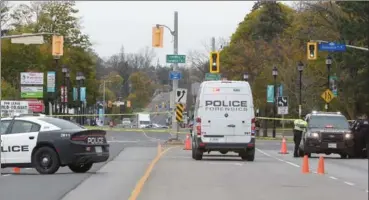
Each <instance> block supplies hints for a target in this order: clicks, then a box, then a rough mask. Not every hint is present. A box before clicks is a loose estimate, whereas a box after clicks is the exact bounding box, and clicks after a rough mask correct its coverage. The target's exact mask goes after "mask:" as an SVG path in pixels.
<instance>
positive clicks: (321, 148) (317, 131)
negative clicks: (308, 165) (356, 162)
mask: <svg viewBox="0 0 369 200" xmlns="http://www.w3.org/2000/svg"><path fill="white" fill-rule="evenodd" d="M305 121H306V122H307V124H308V125H307V127H306V129H305V131H304V132H303V137H302V141H301V145H300V149H299V155H300V156H303V155H308V156H309V157H310V156H311V153H325V154H326V155H329V154H332V153H335V154H339V155H340V156H341V158H347V157H353V156H354V140H353V134H352V133H351V130H350V126H349V123H348V120H347V119H346V117H345V116H343V115H342V114H341V113H339V112H334V113H333V112H316V111H314V112H312V113H310V114H308V115H306V118H305Z"/></svg>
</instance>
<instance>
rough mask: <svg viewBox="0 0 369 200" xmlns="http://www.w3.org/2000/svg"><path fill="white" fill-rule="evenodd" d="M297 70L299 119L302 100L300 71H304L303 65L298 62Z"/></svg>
mask: <svg viewBox="0 0 369 200" xmlns="http://www.w3.org/2000/svg"><path fill="white" fill-rule="evenodd" d="M297 70H298V71H299V83H300V84H299V86H300V89H299V118H301V112H302V111H301V105H302V98H301V90H302V71H303V70H304V64H303V63H302V62H301V61H300V62H299V63H298V64H297Z"/></svg>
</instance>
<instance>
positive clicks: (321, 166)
mask: <svg viewBox="0 0 369 200" xmlns="http://www.w3.org/2000/svg"><path fill="white" fill-rule="evenodd" d="M317 173H318V174H325V172H324V157H323V156H320V157H319V163H318V170H317Z"/></svg>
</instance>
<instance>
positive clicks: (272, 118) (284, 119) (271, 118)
mask: <svg viewBox="0 0 369 200" xmlns="http://www.w3.org/2000/svg"><path fill="white" fill-rule="evenodd" d="M256 119H266V120H277V121H295V120H296V119H293V118H274V117H256Z"/></svg>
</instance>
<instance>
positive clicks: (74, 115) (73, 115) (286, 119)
mask: <svg viewBox="0 0 369 200" xmlns="http://www.w3.org/2000/svg"><path fill="white" fill-rule="evenodd" d="M138 114H150V115H159V114H172V112H169V111H165V112H136V113H124V114H122V113H119V114H63V115H48V116H50V117H98V116H134V115H138ZM256 119H262V120H272V121H273V120H276V121H291V122H293V121H295V120H297V119H298V118H277V117H275V118H274V117H256ZM347 121H349V122H353V121H355V120H347Z"/></svg>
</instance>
